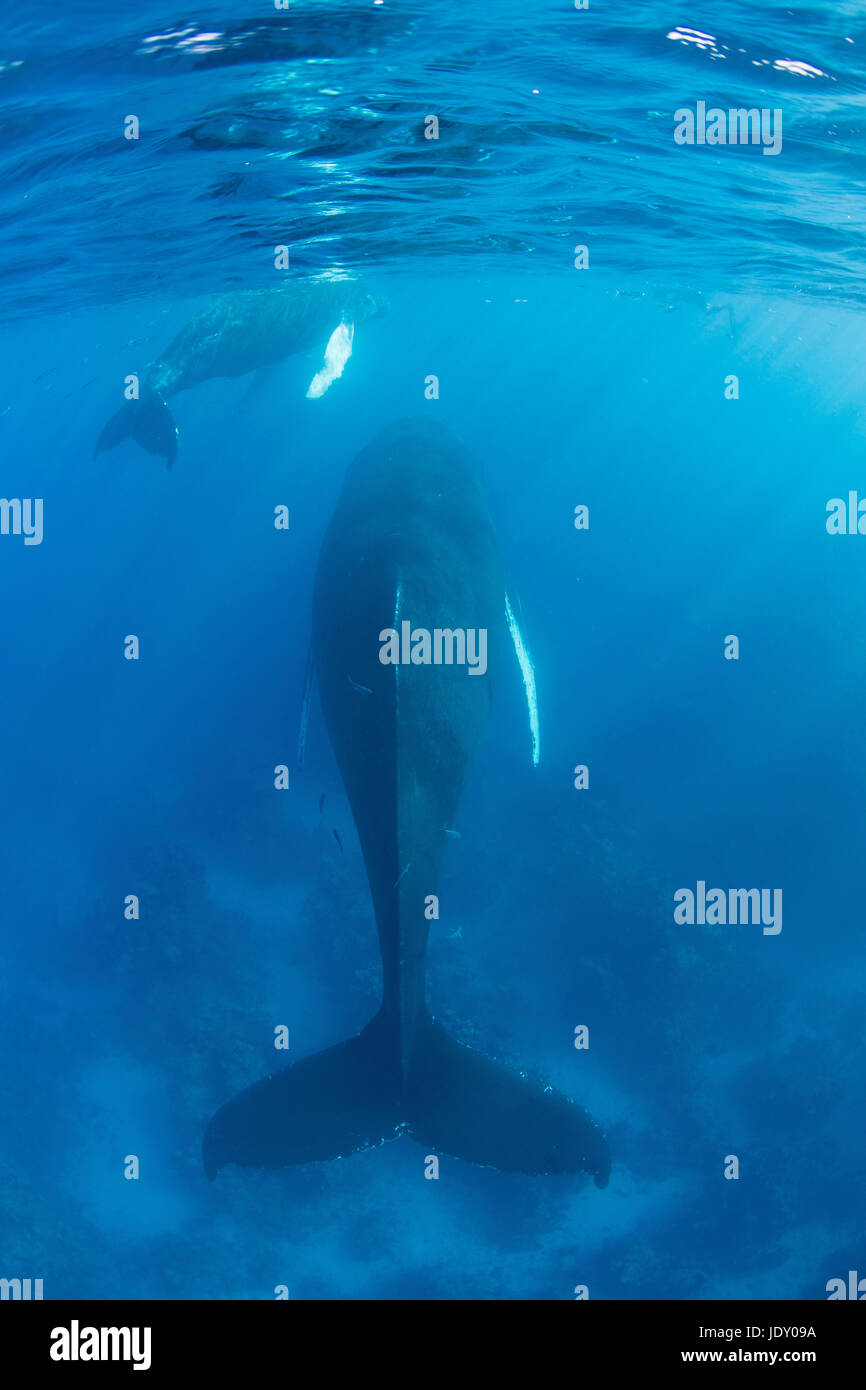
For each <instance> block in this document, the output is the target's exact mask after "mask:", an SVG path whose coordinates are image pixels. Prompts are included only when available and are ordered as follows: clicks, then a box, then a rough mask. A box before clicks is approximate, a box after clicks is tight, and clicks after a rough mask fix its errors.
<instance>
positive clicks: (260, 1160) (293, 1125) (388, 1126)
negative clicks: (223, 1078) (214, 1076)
mask: <svg viewBox="0 0 866 1390" xmlns="http://www.w3.org/2000/svg"><path fill="white" fill-rule="evenodd" d="M400 1121H401V1115H400V1088H399V1080H398V1076H397V1073H396V1072H395V1071H393V1070H389V1068H388V1066H387V1058H386V1054H385V1053H384V1052H383V1049H382V1046H381V1041H380V1035H379V1031H378V1028H377V1020H376V1019H374V1020H373V1022H372V1023H370V1024H368V1026H367V1027H366V1028H365V1029H364V1031H363V1032H362V1033H361V1034H360V1035H359V1036H358V1037H357V1038H351V1039H350V1040H349V1042H344V1043H338V1044H337V1046H336V1047H329V1048H328V1049H327V1050H326V1051H325V1052H318V1053H316V1055H315V1056H313V1057H306V1058H304V1060H303V1061H301V1062H295V1064H294V1066H290V1067H286V1069H285V1071H281V1072H278V1073H277V1075H276V1076H272V1077H270V1078H269V1079H268V1080H267V1081H258V1082H256V1084H255V1085H254V1086H249V1087H248V1088H247V1089H246V1090H245V1091H241V1093H240V1095H239V1096H235V1098H234V1099H233V1100H230V1101H229V1102H228V1103H227V1104H226V1105H224V1106H222V1108H221V1109H220V1110H218V1111H217V1112H216V1114H215V1115H214V1117H213V1119H212V1120H211V1122H210V1124H209V1125H208V1127H207V1131H206V1133H205V1137H204V1144H203V1151H202V1156H203V1158H204V1167H205V1172H206V1173H207V1175H208V1177H209V1178H211V1179H213V1178H215V1177H216V1175H217V1173H218V1171H219V1170H220V1168H224V1167H225V1166H226V1165H227V1164H229V1163H237V1164H239V1165H240V1166H241V1167H242V1168H286V1167H288V1166H289V1165H291V1164H298V1163H316V1162H318V1161H319V1160H321V1159H329V1158H340V1157H343V1156H345V1155H346V1154H350V1153H354V1152H356V1151H357V1150H358V1149H368V1148H371V1147H372V1146H373V1145H376V1144H382V1143H384V1141H385V1140H386V1139H395V1138H396V1137H397V1134H398V1133H399V1130H400Z"/></svg>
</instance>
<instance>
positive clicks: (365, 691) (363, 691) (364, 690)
mask: <svg viewBox="0 0 866 1390" xmlns="http://www.w3.org/2000/svg"><path fill="white" fill-rule="evenodd" d="M346 680H347V681H348V682H349V684H350V686H351V687H352V689H353V690H357V691H358V693H359V694H360V695H372V694H373V692H372V690H371V689H370V687H369V686H368V685H359V684H358V682H357V681H353V680H352V677H351V676H349V675H347V676H346Z"/></svg>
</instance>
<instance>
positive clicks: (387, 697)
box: [204, 420, 610, 1187]
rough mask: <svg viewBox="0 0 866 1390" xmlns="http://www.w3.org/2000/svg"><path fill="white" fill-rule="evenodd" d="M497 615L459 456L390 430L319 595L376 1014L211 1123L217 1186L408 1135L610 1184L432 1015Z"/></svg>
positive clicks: (606, 1165) (317, 655) (376, 447)
mask: <svg viewBox="0 0 866 1390" xmlns="http://www.w3.org/2000/svg"><path fill="white" fill-rule="evenodd" d="M506 611H507V612H508V613H509V614H510V613H511V606H510V604H509V603H508V600H507V598H506V594H505V580H504V574H503V569H502V562H501V559H500V555H499V549H498V546H497V542H496V537H495V535H494V532H493V527H492V524H491V521H490V518H489V516H488V513H487V509H486V506H485V503H484V499H483V495H482V492H481V488H480V485H479V481H478V478H477V474H476V470H475V465H474V463H473V460H472V459H471V458H470V457H469V456H468V455H467V454H466V453H465V452H464V451H463V449H462V448H461V447H460V446H459V445H458V444H457V443H456V442H455V441H454V440H453V439H452V438H451V436H450V435H449V434H448V433H447V432H446V431H445V430H444V429H443V428H441V427H439V426H434V425H432V424H430V423H428V422H427V421H415V420H410V421H404V422H401V423H400V424H398V425H395V426H392V427H391V428H389V429H387V430H386V431H385V432H384V433H383V434H382V435H381V436H380V437H379V438H378V439H377V440H376V441H375V442H374V443H373V444H372V445H370V446H369V447H368V448H366V449H365V450H363V451H362V453H361V454H360V455H359V456H358V457H357V458H356V459H355V460H354V462H353V463H352V464H351V465H350V467H349V470H348V473H347V476H346V480H345V485H344V488H343V492H342V495H341V497H340V500H339V503H338V505H337V508H336V511H335V513H334V516H333V519H332V521H331V523H330V526H329V528H328V531H327V534H326V536H325V539H324V542H323V545H322V548H321V553H320V556H319V562H318V568H317V573H316V580H315V589H314V599H313V654H314V661H315V667H316V673H317V678H318V684H319V693H320V699H321V705H322V709H323V712H324V716H325V721H326V723H327V727H328V731H329V734H330V738H331V742H332V744H333V748H334V752H335V754H336V757H337V762H338V764H339V767H340V771H341V774H342V777H343V781H344V783H345V787H346V791H347V794H348V797H349V801H350V804H351V808H352V813H353V816H354V819H355V824H356V826H357V829H358V836H359V839H360V843H361V848H362V851H363V855H364V862H365V865H366V869H367V876H368V880H369V884H370V891H371V894H372V899H373V905H374V908H375V916H376V924H377V928H378V935H379V945H380V950H381V956H382V973H383V993H382V1004H381V1008H380V1009H379V1012H378V1013H377V1014H376V1016H375V1017H374V1018H373V1019H372V1020H371V1022H370V1023H369V1024H368V1025H367V1026H366V1027H365V1028H364V1030H363V1031H362V1032H361V1033H360V1034H359V1035H358V1036H357V1037H354V1038H352V1039H350V1040H349V1041H348V1042H343V1043H340V1044H338V1045H337V1046H335V1047H331V1048H329V1049H327V1050H326V1051H324V1052H320V1053H318V1054H316V1055H315V1056H312V1057H308V1058H306V1059H304V1060H302V1061H299V1062H296V1063H295V1064H294V1065H292V1066H289V1067H287V1068H286V1069H285V1070H283V1071H281V1072H279V1073H277V1074H276V1075H274V1076H272V1077H270V1078H269V1079H267V1080H264V1081H261V1082H258V1083H256V1084H255V1085H253V1086H251V1087H249V1088H248V1089H247V1090H246V1091H244V1092H242V1093H241V1094H240V1095H239V1096H237V1097H236V1098H235V1099H233V1100H231V1101H229V1102H228V1103H227V1104H226V1105H224V1106H223V1107H222V1108H221V1109H220V1110H219V1111H218V1112H217V1113H216V1115H215V1116H214V1117H213V1119H212V1120H211V1122H210V1124H209V1126H208V1128H207V1132H206V1135H205V1139H204V1163H205V1168H206V1171H207V1173H208V1175H209V1176H210V1177H211V1178H213V1177H215V1176H216V1173H217V1171H218V1170H219V1169H220V1168H221V1167H223V1166H224V1165H226V1164H229V1163H236V1164H239V1165H241V1166H247V1167H266V1168H271V1167H273V1168H276V1167H282V1166H284V1165H287V1164H298V1163H307V1162H311V1161H317V1160H323V1159H331V1158H335V1157H337V1156H341V1155H346V1154H349V1153H351V1152H354V1151H356V1150H359V1149H364V1148H368V1147H370V1146H371V1145H377V1144H380V1143H382V1142H383V1141H384V1140H386V1139H392V1138H395V1137H397V1136H398V1135H400V1134H404V1133H405V1134H409V1135H410V1136H412V1137H413V1138H415V1139H416V1140H418V1141H419V1142H421V1143H422V1144H424V1145H426V1146H427V1147H428V1149H430V1150H432V1151H434V1152H440V1153H444V1154H449V1155H453V1156H455V1157H457V1158H461V1159H464V1160H468V1161H471V1162H474V1163H479V1164H485V1165H490V1166H493V1167H496V1168H499V1169H506V1170H513V1171H520V1172H527V1173H577V1172H587V1173H591V1174H592V1175H593V1177H594V1179H595V1182H596V1184H597V1186H599V1187H603V1186H605V1185H606V1183H607V1180H608V1174H609V1169H610V1158H609V1154H608V1148H607V1144H606V1141H605V1139H604V1136H603V1135H602V1133H601V1131H600V1129H599V1128H598V1126H597V1125H596V1124H595V1123H594V1122H593V1121H592V1119H591V1118H590V1117H589V1115H588V1114H587V1113H586V1112H585V1111H584V1110H583V1109H582V1108H581V1107H580V1106H579V1105H577V1104H576V1103H574V1102H573V1101H571V1100H570V1099H569V1098H568V1097H566V1096H565V1095H563V1094H561V1093H559V1092H557V1091H554V1090H553V1089H552V1088H550V1087H545V1086H543V1085H542V1084H538V1083H535V1082H532V1081H530V1080H527V1079H526V1078H525V1077H524V1076H523V1075H521V1074H520V1073H519V1072H518V1071H515V1070H513V1069H511V1068H509V1067H506V1066H504V1065H502V1064H501V1063H499V1062H497V1061H494V1060H492V1059H491V1058H489V1057H487V1056H485V1055H484V1054H483V1053H481V1052H478V1051H475V1050H473V1049H470V1048H468V1047H464V1046H463V1045H462V1044H460V1043H458V1042H457V1041H456V1040H455V1039H454V1038H452V1037H450V1036H449V1034H448V1033H447V1032H446V1031H445V1029H444V1028H443V1027H442V1025H441V1024H440V1023H439V1022H437V1021H436V1019H435V1018H433V1017H432V1016H431V1014H430V1011H429V1010H428V1007H427V1003H426V992H425V956H426V948H427V935H428V930H429V922H428V920H427V916H426V915H425V906H426V904H427V902H428V901H429V895H431V894H435V893H436V890H437V881H438V877H439V871H440V866H441V863H442V857H443V853H444V851H445V847H446V845H448V844H449V843H453V831H449V830H448V827H449V826H452V825H453V823H454V816H455V812H456V810H457V806H458V802H459V800H460V795H461V791H462V788H463V785H464V781H465V778H466V775H467V772H468V769H469V767H470V764H471V762H472V759H473V755H474V754H475V752H476V750H477V749H478V746H479V744H480V743H481V740H482V738H483V735H484V731H485V728H486V725H487V722H488V716H489V712H490V707H491V700H492V697H493V690H494V687H495V683H496V679H497V675H498V672H499V670H500V667H501V663H502V660H503V655H504V653H505V651H506V650H507V648H508V636H509V625H510V620H508V621H507V620H506ZM407 621H408V622H409V623H411V626H412V629H413V630H418V631H421V630H426V631H428V632H431V633H432V632H433V631H434V630H436V629H441V630H443V631H445V632H450V633H452V634H453V633H455V632H458V631H463V632H466V631H468V630H470V629H474V630H475V631H476V632H478V631H480V630H484V631H486V634H487V648H486V662H485V669H484V671H483V672H481V670H480V667H478V668H477V669H476V670H475V671H473V672H472V673H470V670H469V669H468V668H467V666H466V665H465V664H463V665H461V664H459V663H458V662H457V661H451V662H449V661H448V660H447V658H446V659H445V660H443V661H442V662H440V663H439V664H436V663H422V662H419V663H418V664H415V663H414V661H412V660H410V661H408V662H405V661H402V660H401V661H399V662H386V661H384V660H383V657H382V638H383V637H384V635H385V633H386V632H388V631H389V630H390V631H397V632H399V631H400V630H401V628H402V625H403V623H404V622H407ZM515 645H517V643H516V642H515ZM521 645H522V644H521ZM533 929H534V928H533Z"/></svg>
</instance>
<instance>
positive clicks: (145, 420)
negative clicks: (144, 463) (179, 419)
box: [93, 392, 177, 468]
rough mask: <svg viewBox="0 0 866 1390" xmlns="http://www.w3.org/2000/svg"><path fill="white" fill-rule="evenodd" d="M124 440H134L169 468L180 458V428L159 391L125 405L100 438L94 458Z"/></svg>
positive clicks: (127, 402) (117, 412)
mask: <svg viewBox="0 0 866 1390" xmlns="http://www.w3.org/2000/svg"><path fill="white" fill-rule="evenodd" d="M124 439H134V440H135V442H136V443H137V444H140V445H141V447H142V449H146V450H147V452H148V453H149V454H157V455H158V456H159V457H160V458H164V459H165V461H166V464H167V466H168V467H169V468H171V465H172V464H173V463H174V461H175V459H176V458H177V426H176V424H175V423H174V420H173V418H172V414H171V411H170V410H169V408H168V406H167V405H166V403H165V401H164V400H162V399H161V397H160V396H158V395H156V393H155V392H151V393H150V394H148V395H146V396H142V397H141V399H140V400H137V401H126V402H124V404H123V405H122V406H121V407H120V409H119V410H118V411H116V413H115V414H114V415H112V417H111V419H110V420H109V422H108V424H107V425H106V426H105V429H104V430H103V431H102V434H101V435H100V436H99V438H98V439H97V441H96V448H95V449H94V451H93V457H94V458H96V457H97V455H98V454H101V453H103V452H104V451H105V450H106V449H113V448H114V447H115V445H116V444H120V443H121V442H122V441H123V440H124Z"/></svg>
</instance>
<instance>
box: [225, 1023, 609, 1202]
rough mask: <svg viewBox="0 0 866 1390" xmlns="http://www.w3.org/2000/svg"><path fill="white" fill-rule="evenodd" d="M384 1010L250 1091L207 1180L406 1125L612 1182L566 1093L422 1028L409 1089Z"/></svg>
mask: <svg viewBox="0 0 866 1390" xmlns="http://www.w3.org/2000/svg"><path fill="white" fill-rule="evenodd" d="M381 1017H382V1016H381V1015H377V1016H376V1018H375V1019H373V1021H372V1023H370V1024H368V1026H367V1027H366V1028H365V1029H364V1031H363V1032H362V1033H361V1034H360V1035H359V1036H358V1037H356V1038H352V1039H351V1040H350V1041H349V1042H345V1043H340V1044H338V1045H337V1046H336V1047H330V1048H328V1049H327V1050H326V1051H325V1052H319V1053H317V1054H316V1055H315V1056H313V1057H308V1058H306V1059H305V1060H304V1061H301V1062H296V1063H295V1064H294V1066H290V1067H287V1068H286V1069H285V1070H284V1071H282V1072H279V1073H277V1075H276V1076H273V1077H271V1078H270V1079H269V1080H267V1081H260V1082H257V1083H256V1084H255V1085H254V1086H250V1087H248V1089H247V1090H246V1091H242V1092H241V1094H240V1095H239V1096H236V1097H235V1098H234V1100H231V1101H229V1102H228V1104H226V1105H224V1106H223V1107H222V1108H221V1109H220V1110H218V1111H217V1113H216V1115H214V1117H213V1119H212V1120H211V1122H210V1124H209V1125H208V1128H207V1131H206V1133H205V1138H204V1151H203V1156H204V1166H205V1171H206V1172H207V1175H208V1177H209V1178H211V1179H213V1178H215V1177H216V1175H217V1172H218V1171H219V1169H220V1168H223V1167H225V1166H226V1165H227V1164H229V1163H237V1164H239V1165H240V1166H241V1167H245V1168H283V1167H287V1166H289V1165H292V1164H301V1163H315V1162H317V1161H319V1160H322V1159H330V1158H338V1157H341V1156H345V1155H347V1154H350V1153H353V1152H355V1151H357V1150H359V1149H366V1148H371V1147H372V1146H374V1145H377V1144H382V1143H384V1142H385V1140H387V1139H394V1138H396V1137H397V1135H398V1134H401V1133H408V1134H409V1135H411V1136H412V1137H413V1138H414V1139H417V1140H418V1141H419V1143H421V1144H424V1145H426V1146H427V1147H428V1148H429V1149H431V1150H432V1151H433V1152H437V1151H438V1152H440V1153H444V1154H449V1155H451V1156H452V1157H454V1158H461V1159H464V1160H466V1161H467V1162H470V1163H479V1164H484V1165H486V1166H488V1167H492V1168H499V1169H502V1170H504V1171H509V1172H520V1173H580V1172H585V1173H591V1174H592V1175H593V1177H594V1179H595V1183H596V1186H597V1187H606V1186H607V1181H608V1176H609V1173H610V1155H609V1153H608V1148H607V1143H606V1141H605V1139H604V1136H603V1135H602V1133H601V1131H600V1130H599V1129H598V1127H597V1126H596V1125H595V1124H594V1123H593V1121H592V1120H591V1119H590V1117H589V1116H588V1115H587V1114H586V1112H585V1111H584V1110H582V1109H581V1107H580V1106H579V1105H576V1104H575V1103H574V1102H572V1101H570V1100H569V1099H568V1097H567V1096H564V1095H562V1094H561V1093H560V1092H557V1091H553V1090H552V1089H551V1088H549V1087H546V1088H545V1087H542V1086H541V1085H539V1084H537V1083H533V1082H531V1081H529V1080H527V1079H526V1078H525V1077H523V1076H521V1074H520V1073H519V1072H517V1071H514V1070H512V1069H511V1068H508V1067H505V1066H503V1065H502V1064H501V1063H499V1062H495V1061H493V1060H491V1058H489V1057H485V1056H484V1055H483V1054H482V1053H480V1052H475V1051H473V1050H471V1049H470V1048H468V1047H463V1046H462V1044H460V1043H458V1042H456V1041H455V1040H454V1039H453V1038H451V1037H449V1035H448V1034H447V1033H446V1032H445V1030H444V1029H443V1028H442V1027H441V1026H440V1025H439V1024H438V1023H436V1022H435V1021H434V1020H433V1019H427V1020H426V1021H425V1023H424V1024H423V1025H422V1026H421V1027H420V1029H419V1032H418V1038H417V1043H416V1047H415V1051H414V1056H413V1062H412V1067H411V1069H410V1072H409V1077H408V1080H407V1082H406V1085H405V1087H403V1086H402V1085H401V1082H400V1079H399V1072H398V1070H397V1069H396V1068H395V1066H394V1061H393V1052H392V1050H391V1049H390V1048H389V1047H388V1046H387V1043H386V1039H385V1034H384V1031H383V1028H382V1026H381Z"/></svg>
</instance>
